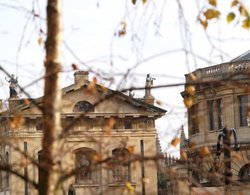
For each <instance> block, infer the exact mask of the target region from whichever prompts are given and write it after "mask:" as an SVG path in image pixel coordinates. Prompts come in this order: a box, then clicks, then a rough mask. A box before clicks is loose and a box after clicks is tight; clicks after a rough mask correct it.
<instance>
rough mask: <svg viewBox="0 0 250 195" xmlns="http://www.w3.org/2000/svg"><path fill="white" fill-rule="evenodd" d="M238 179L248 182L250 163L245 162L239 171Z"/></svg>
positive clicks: (249, 180) (249, 179)
mask: <svg viewBox="0 0 250 195" xmlns="http://www.w3.org/2000/svg"><path fill="white" fill-rule="evenodd" d="M238 176H239V180H241V181H247V182H250V164H245V165H244V166H243V167H242V168H241V169H240V171H239V175H238Z"/></svg>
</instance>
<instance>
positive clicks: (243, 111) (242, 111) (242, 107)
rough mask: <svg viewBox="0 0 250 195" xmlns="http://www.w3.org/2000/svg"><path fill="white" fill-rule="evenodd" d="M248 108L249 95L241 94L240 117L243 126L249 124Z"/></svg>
mask: <svg viewBox="0 0 250 195" xmlns="http://www.w3.org/2000/svg"><path fill="white" fill-rule="evenodd" d="M247 109H248V96H247V95H242V96H239V117H240V126H241V127H244V126H248V116H247Z"/></svg>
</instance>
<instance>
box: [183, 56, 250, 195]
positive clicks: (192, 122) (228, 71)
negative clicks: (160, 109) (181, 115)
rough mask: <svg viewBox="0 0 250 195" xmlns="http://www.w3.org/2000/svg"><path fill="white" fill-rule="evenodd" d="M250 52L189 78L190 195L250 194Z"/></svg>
mask: <svg viewBox="0 0 250 195" xmlns="http://www.w3.org/2000/svg"><path fill="white" fill-rule="evenodd" d="M249 71H250V51H248V52H246V53H244V54H242V55H241V56H239V57H237V58H235V59H233V60H231V61H229V62H227V63H222V64H218V65H214V66H210V67H206V68H201V69H197V70H195V71H194V72H191V73H189V74H186V75H185V78H186V84H185V91H183V92H182V93H181V95H182V96H183V98H184V102H185V104H186V106H187V107H188V139H186V140H185V141H184V142H185V143H182V144H183V145H186V148H185V152H186V154H187V157H188V165H187V168H188V175H189V176H190V178H189V182H190V185H191V187H190V191H191V194H195V195H198V194H209V193H212V194H224V193H227V194H239V193H240V194H249V183H250V112H249V111H250V107H249V105H250V76H249V73H250V72H249Z"/></svg>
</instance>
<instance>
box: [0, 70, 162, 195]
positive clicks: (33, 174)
mask: <svg viewBox="0 0 250 195" xmlns="http://www.w3.org/2000/svg"><path fill="white" fill-rule="evenodd" d="M74 77H75V82H74V84H72V85H70V86H68V87H65V88H63V89H62V113H61V121H62V126H63V129H64V131H63V132H64V134H63V135H64V136H65V135H66V136H65V138H64V139H63V144H62V148H61V151H62V152H61V155H62V156H61V165H62V170H63V171H64V172H67V171H70V170H74V169H75V170H76V174H75V175H73V176H71V177H70V178H69V179H68V180H66V181H65V182H64V183H63V186H62V188H64V189H65V194H66V193H67V191H68V189H69V186H72V187H73V188H74V190H75V191H76V194H77V195H78V194H86V195H89V194H122V193H123V192H126V189H128V188H129V189H130V190H134V191H135V193H138V194H157V169H156V163H155V162H154V161H152V160H144V157H155V156H156V150H157V149H156V129H155V120H156V119H158V118H160V117H162V116H163V115H164V114H165V112H166V111H165V110H164V109H161V108H159V107H156V106H154V97H153V96H152V95H151V86H152V85H153V79H152V77H150V75H148V76H147V79H146V87H145V96H144V97H143V98H141V99H136V98H133V96H132V95H131V94H130V95H125V94H123V93H121V92H117V91H113V90H111V89H107V88H105V87H104V86H101V85H98V84H96V83H95V82H90V81H89V79H88V72H86V71H77V72H75V74H74ZM12 79H15V84H16V85H17V78H15V77H13V78H12ZM11 82H12V81H11V80H10V84H13V83H11ZM16 85H15V86H13V85H12V86H11V87H12V88H11V94H10V99H9V109H8V110H6V111H3V112H2V113H1V118H0V123H1V126H0V133H1V140H2V141H1V143H0V163H1V164H4V165H10V166H11V167H12V168H13V169H14V170H15V171H16V172H18V173H20V175H23V176H24V178H28V179H29V180H31V181H34V182H36V183H39V181H40V180H42V171H41V170H40V169H39V168H38V166H37V163H39V160H40V159H41V158H42V157H43V156H42V155H41V151H42V148H41V138H42V135H43V122H42V114H41V110H39V108H38V106H42V100H43V99H42V98H43V97H41V98H37V99H32V100H31V99H29V100H27V99H19V98H18V95H17V93H16V91H15V90H16ZM103 159H111V160H106V161H104V162H103V163H98V162H99V161H101V160H103ZM131 159H132V160H131ZM133 159H137V160H133ZM124 190H125V191H124ZM0 194H11V195H19V194H20V195H24V194H25V195H27V194H32V195H34V194H37V190H36V189H35V188H34V186H33V185H32V184H31V183H29V182H27V181H24V180H23V179H20V178H19V177H17V176H16V175H14V174H11V173H9V172H5V171H1V172H0Z"/></svg>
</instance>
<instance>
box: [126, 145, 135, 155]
mask: <svg viewBox="0 0 250 195" xmlns="http://www.w3.org/2000/svg"><path fill="white" fill-rule="evenodd" d="M127 149H128V152H129V153H130V154H133V153H134V151H135V146H128V147H127Z"/></svg>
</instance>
